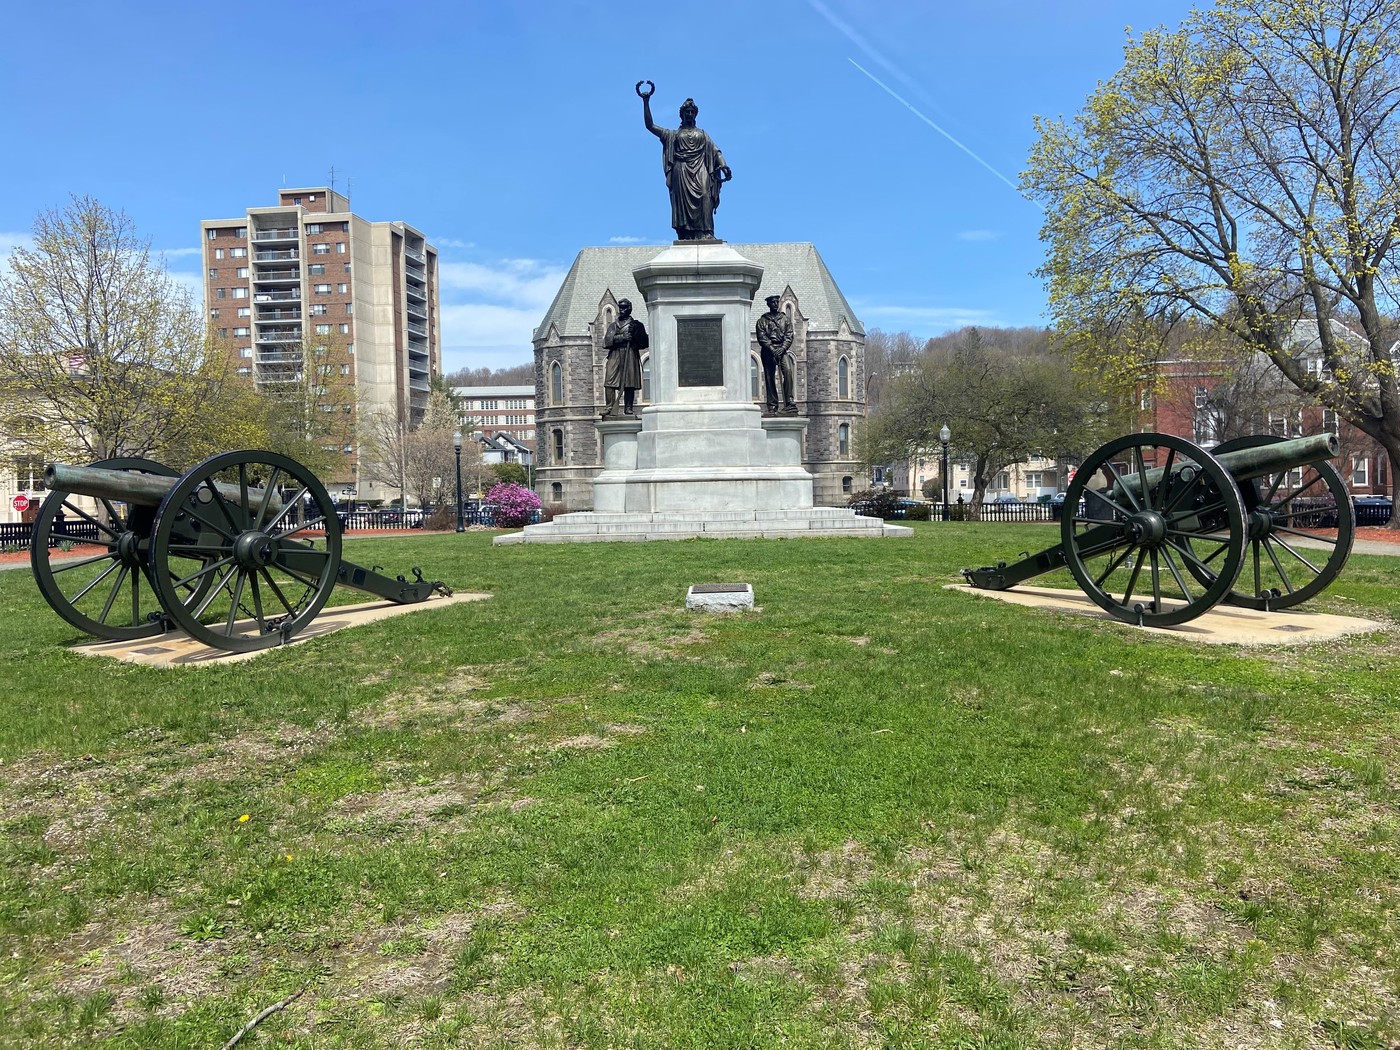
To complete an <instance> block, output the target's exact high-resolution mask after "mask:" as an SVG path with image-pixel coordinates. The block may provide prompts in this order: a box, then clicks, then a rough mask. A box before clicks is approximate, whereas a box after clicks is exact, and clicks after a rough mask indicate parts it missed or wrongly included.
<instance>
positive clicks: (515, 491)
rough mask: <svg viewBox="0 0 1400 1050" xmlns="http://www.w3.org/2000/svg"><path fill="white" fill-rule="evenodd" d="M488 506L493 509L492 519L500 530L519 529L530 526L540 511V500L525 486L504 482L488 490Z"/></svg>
mask: <svg viewBox="0 0 1400 1050" xmlns="http://www.w3.org/2000/svg"><path fill="white" fill-rule="evenodd" d="M486 506H488V507H489V508H490V509H491V518H492V520H494V521H495V523H496V526H497V527H498V528H502V529H518V528H520V527H521V526H522V525H528V524H530V519H531V518H532V517H534V515H535V511H537V510H539V509H540V498H539V497H538V496H536V495H535V494H534V493H533V492H531V491H530V490H529V489H527V488H526V487H525V486H524V485H516V484H515V483H514V482H510V481H502V482H500V483H499V484H496V485H492V486H491V488H490V489H488V490H487V492H486Z"/></svg>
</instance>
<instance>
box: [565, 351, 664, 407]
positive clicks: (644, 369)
mask: <svg viewBox="0 0 1400 1050" xmlns="http://www.w3.org/2000/svg"><path fill="white" fill-rule="evenodd" d="M646 382H647V362H646V361H643V362H642V385H643V387H645V386H646ZM642 400H644V401H645V400H646V395H645V394H643V395H642ZM549 403H550V404H551V405H562V404H563V403H564V369H563V368H561V367H560V365H559V362H558V361H555V362H554V363H553V364H552V365H550V366H549Z"/></svg>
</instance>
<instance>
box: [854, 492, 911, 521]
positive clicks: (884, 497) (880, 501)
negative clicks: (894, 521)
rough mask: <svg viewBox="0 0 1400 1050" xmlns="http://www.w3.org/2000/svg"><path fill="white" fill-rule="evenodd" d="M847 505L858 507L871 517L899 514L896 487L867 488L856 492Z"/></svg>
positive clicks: (862, 512) (861, 511)
mask: <svg viewBox="0 0 1400 1050" xmlns="http://www.w3.org/2000/svg"><path fill="white" fill-rule="evenodd" d="M857 504H859V506H857ZM846 505H847V506H852V507H856V510H858V511H859V512H860V513H861V514H864V515H865V516H867V517H870V518H894V517H898V516H899V497H898V496H897V495H895V491H894V489H884V488H881V489H866V490H865V491H864V492H857V493H854V494H853V495H852V496H851V498H850V499H849V500H848V501H847V504H846Z"/></svg>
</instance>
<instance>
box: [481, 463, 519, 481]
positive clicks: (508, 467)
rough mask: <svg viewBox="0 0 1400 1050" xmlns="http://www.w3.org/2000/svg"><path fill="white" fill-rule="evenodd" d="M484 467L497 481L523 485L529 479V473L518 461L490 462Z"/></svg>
mask: <svg viewBox="0 0 1400 1050" xmlns="http://www.w3.org/2000/svg"><path fill="white" fill-rule="evenodd" d="M486 469H487V470H488V471H489V472H490V474H491V477H492V478H493V479H494V480H495V481H497V482H508V483H509V484H512V485H524V484H527V483H528V482H529V480H530V476H529V474H527V473H526V471H525V468H524V467H522V466H521V465H520V464H519V463H492V464H491V465H490V466H489V467H487V468H486Z"/></svg>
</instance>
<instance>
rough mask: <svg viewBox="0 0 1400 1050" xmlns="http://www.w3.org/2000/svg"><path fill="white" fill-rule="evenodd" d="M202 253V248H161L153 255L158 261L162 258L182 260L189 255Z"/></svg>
mask: <svg viewBox="0 0 1400 1050" xmlns="http://www.w3.org/2000/svg"><path fill="white" fill-rule="evenodd" d="M202 252H203V249H202V248H159V249H157V250H155V251H153V252H152V253H151V254H152V255H154V256H155V257H156V258H157V259H159V258H160V257H161V256H164V257H165V258H167V259H180V258H183V257H184V256H187V255H200V254H202Z"/></svg>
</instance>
